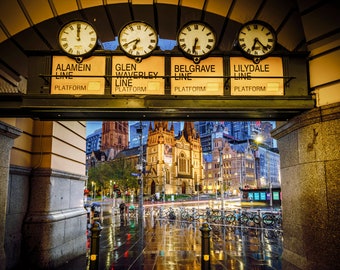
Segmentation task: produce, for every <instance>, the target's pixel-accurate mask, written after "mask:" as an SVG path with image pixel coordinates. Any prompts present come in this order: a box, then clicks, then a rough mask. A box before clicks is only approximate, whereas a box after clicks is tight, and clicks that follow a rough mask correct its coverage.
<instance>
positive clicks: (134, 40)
mask: <svg viewBox="0 0 340 270" xmlns="http://www.w3.org/2000/svg"><path fill="white" fill-rule="evenodd" d="M139 41H140V39H139V38H135V39H133V40H130V41H129V42H126V43H124V44H123V46H124V47H125V48H126V47H127V46H128V45H129V44H131V43H133V42H135V44H134V45H133V49H135V48H136V44H137V43H138V42H139Z"/></svg>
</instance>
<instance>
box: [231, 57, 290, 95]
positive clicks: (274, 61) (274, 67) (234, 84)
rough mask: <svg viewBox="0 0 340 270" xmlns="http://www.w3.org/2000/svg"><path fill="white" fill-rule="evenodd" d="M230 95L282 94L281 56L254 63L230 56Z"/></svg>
mask: <svg viewBox="0 0 340 270" xmlns="http://www.w3.org/2000/svg"><path fill="white" fill-rule="evenodd" d="M230 76H231V79H230V85H231V95H235V96H236V95H238V96H283V95H284V88H283V78H282V77H283V65H282V58H281V57H268V58H266V59H263V60H261V61H260V63H258V64H255V63H254V62H253V61H252V60H249V59H246V58H243V57H230Z"/></svg>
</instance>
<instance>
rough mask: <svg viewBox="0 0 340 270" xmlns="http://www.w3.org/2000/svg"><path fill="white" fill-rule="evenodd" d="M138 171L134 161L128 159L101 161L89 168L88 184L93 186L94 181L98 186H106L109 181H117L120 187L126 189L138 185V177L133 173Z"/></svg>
mask: <svg viewBox="0 0 340 270" xmlns="http://www.w3.org/2000/svg"><path fill="white" fill-rule="evenodd" d="M133 172H136V169H135V168H134V166H133V162H132V161H131V160H128V159H123V158H120V159H114V160H112V161H107V162H99V163H97V164H96V166H94V167H91V168H89V170H88V179H89V181H88V184H89V186H91V184H92V181H93V182H94V183H96V185H97V186H98V187H101V188H104V187H107V186H108V185H109V182H110V181H112V183H116V184H117V185H118V187H119V188H120V189H121V190H122V191H125V190H127V189H134V188H137V187H138V179H137V177H136V176H132V175H131V174H132V173H133Z"/></svg>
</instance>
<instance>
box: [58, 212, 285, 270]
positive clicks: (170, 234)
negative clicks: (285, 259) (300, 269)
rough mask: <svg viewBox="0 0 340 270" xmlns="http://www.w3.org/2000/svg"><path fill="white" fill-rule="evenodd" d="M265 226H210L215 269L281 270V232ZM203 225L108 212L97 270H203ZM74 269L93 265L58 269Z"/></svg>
mask: <svg viewBox="0 0 340 270" xmlns="http://www.w3.org/2000/svg"><path fill="white" fill-rule="evenodd" d="M104 213H105V212H104ZM262 217H264V216H263V215H262ZM253 220H255V219H253ZM262 221H263V222H266V223H267V224H264V223H263V222H261V225H259V224H255V226H254V224H251V223H249V221H248V222H247V223H242V222H241V223H240V222H239V223H237V222H233V223H228V222H227V219H226V221H225V222H221V221H219V222H209V226H210V228H211V231H210V269H211V270H219V269H229V270H244V269H251V270H253V269H254V270H257V269H258V270H260V269H261V270H262V269H264V270H272V269H281V254H282V239H283V236H282V231H281V228H280V229H277V228H274V227H273V226H269V225H271V223H270V222H269V221H270V220H269V219H267V220H265V219H263V220H262ZM203 222H205V220H204V219H202V218H198V219H195V220H192V221H188V220H183V219H182V218H178V217H177V218H176V219H175V220H170V219H168V218H166V217H165V218H160V215H154V214H147V215H146V216H144V218H143V220H139V219H138V217H137V215H126V214H124V215H123V216H120V215H119V214H116V215H112V214H111V213H110V212H106V213H105V214H104V218H103V219H102V231H101V239H100V255H99V268H98V269H100V270H102V269H107V270H121V269H124V270H129V269H131V270H133V269H140V270H142V269H143V270H144V269H145V270H162V269H164V270H182V269H183V270H184V269H190V270H197V269H201V239H202V232H201V231H200V228H202V224H203ZM263 224H264V225H263ZM267 225H268V226H267ZM89 240H90V238H89ZM87 255H89V254H87ZM70 269H77V270H78V269H89V261H88V260H87V258H86V257H85V256H84V257H82V258H79V259H77V260H75V261H73V262H70V263H68V264H67V265H64V266H63V267H61V268H59V270H70Z"/></svg>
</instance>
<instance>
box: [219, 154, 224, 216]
mask: <svg viewBox="0 0 340 270" xmlns="http://www.w3.org/2000/svg"><path fill="white" fill-rule="evenodd" d="M219 150H220V177H219V181H220V182H221V184H220V189H221V200H222V211H223V208H224V182H223V162H222V158H223V152H222V148H219Z"/></svg>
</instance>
